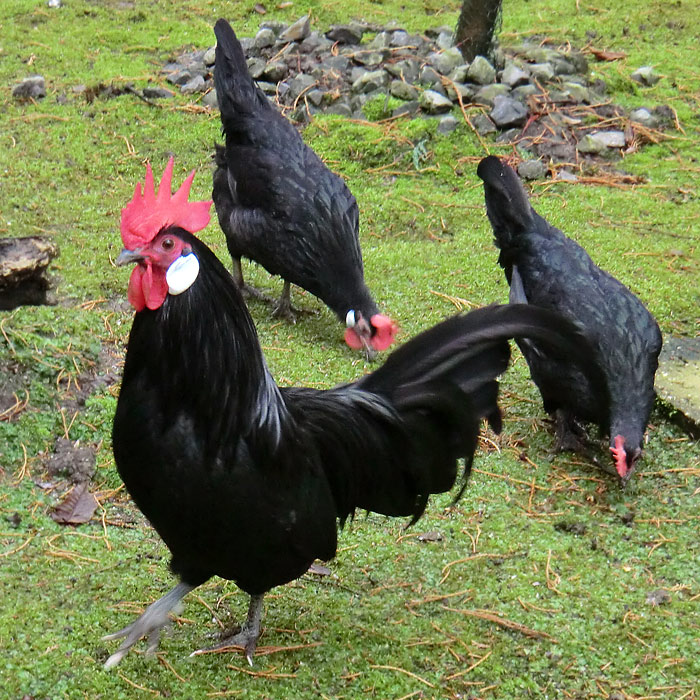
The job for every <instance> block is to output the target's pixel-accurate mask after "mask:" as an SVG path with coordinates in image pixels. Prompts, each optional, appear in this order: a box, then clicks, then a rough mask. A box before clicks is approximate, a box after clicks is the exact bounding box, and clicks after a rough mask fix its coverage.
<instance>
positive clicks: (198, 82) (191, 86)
mask: <svg viewBox="0 0 700 700" xmlns="http://www.w3.org/2000/svg"><path fill="white" fill-rule="evenodd" d="M180 92H182V94H183V95H191V94H193V93H195V92H204V78H203V77H202V76H201V75H195V76H194V78H192V80H189V81H188V82H186V83H185V84H184V85H182V86H181V87H180Z"/></svg>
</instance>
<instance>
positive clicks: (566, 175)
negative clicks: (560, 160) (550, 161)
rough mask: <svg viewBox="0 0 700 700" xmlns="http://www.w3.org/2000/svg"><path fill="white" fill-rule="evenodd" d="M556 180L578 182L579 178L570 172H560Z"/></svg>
mask: <svg viewBox="0 0 700 700" xmlns="http://www.w3.org/2000/svg"><path fill="white" fill-rule="evenodd" d="M555 179H556V180H561V181H562V182H578V177H576V175H574V174H573V173H570V172H569V171H568V170H560V171H559V172H558V173H557V176H556V178H555Z"/></svg>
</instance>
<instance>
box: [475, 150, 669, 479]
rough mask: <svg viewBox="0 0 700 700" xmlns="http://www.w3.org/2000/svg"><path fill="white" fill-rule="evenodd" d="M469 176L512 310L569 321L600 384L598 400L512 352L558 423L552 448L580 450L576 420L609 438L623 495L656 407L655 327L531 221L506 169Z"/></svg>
mask: <svg viewBox="0 0 700 700" xmlns="http://www.w3.org/2000/svg"><path fill="white" fill-rule="evenodd" d="M477 174H478V175H479V177H480V178H481V179H482V180H483V181H484V193H485V197H486V211H487V213H488V217H489V220H490V222H491V226H492V227H493V232H494V236H495V239H496V245H497V246H498V247H499V248H500V249H501V253H500V256H499V258H498V261H499V263H500V265H501V267H503V269H504V271H505V274H506V278H507V280H508V284H509V285H510V301H511V303H516V304H531V305H534V306H538V307H541V308H546V309H551V310H553V311H557V312H559V313H561V314H562V315H564V316H566V317H567V318H569V319H571V320H572V321H575V322H576V323H577V324H578V326H579V327H580V328H581V330H582V331H583V333H584V334H585V336H586V338H587V339H588V340H589V341H590V343H591V345H592V347H593V349H594V353H595V360H596V362H597V363H598V365H599V366H600V368H601V370H602V371H603V373H604V375H605V380H606V383H607V388H608V391H607V392H604V393H603V394H601V393H600V392H597V391H594V390H593V388H592V387H591V385H590V383H589V382H588V380H587V379H586V378H585V377H583V376H582V375H581V372H580V370H579V369H577V367H576V366H575V365H573V364H572V363H571V362H569V361H567V360H565V359H562V358H561V357H553V356H552V354H551V353H550V352H548V351H547V349H546V348H544V347H542V346H541V344H539V343H538V342H537V341H533V340H528V341H525V342H522V343H520V346H521V349H522V351H523V354H524V355H525V358H526V360H527V363H528V365H529V366H530V372H531V374H532V378H533V380H534V382H535V383H536V384H537V386H538V387H539V390H540V392H541V394H542V399H543V401H544V407H545V410H546V411H547V412H549V413H555V415H556V426H557V448H558V449H572V448H573V449H580V447H581V445H580V441H579V440H578V439H577V437H576V435H575V432H579V433H580V432H581V431H580V427H579V426H578V425H577V424H576V421H577V420H580V421H587V422H592V423H597V424H598V425H599V426H600V428H601V430H602V431H603V432H605V433H609V435H610V450H611V452H612V456H613V461H614V465H615V468H616V470H617V473H618V474H619V476H620V479H621V480H622V484H623V485H625V484H626V483H627V481H628V480H629V478H630V476H631V475H632V472H633V470H634V468H635V465H636V463H637V460H638V459H639V457H640V455H641V452H642V442H643V439H644V431H645V430H646V426H647V422H648V420H649V414H650V413H651V409H652V406H653V403H654V374H655V372H656V368H657V365H658V356H659V352H660V351H661V342H662V341H661V332H660V330H659V327H658V325H657V323H656V321H655V320H654V318H653V316H652V315H651V314H650V313H649V311H647V309H646V308H645V307H644V305H643V304H642V302H641V301H640V300H639V299H638V298H637V297H636V296H635V295H634V294H632V292H630V290H629V289H627V287H625V286H624V285H623V284H621V283H620V282H618V281H617V280H616V279H615V278H614V277H612V276H611V275H609V274H608V273H607V272H605V271H604V270H601V269H600V268H599V267H598V266H597V265H596V264H595V263H594V262H593V261H592V260H591V258H590V257H589V256H588V253H586V251H585V250H584V249H583V248H582V247H581V246H580V245H578V244H577V243H574V241H572V240H571V239H569V238H567V237H566V236H565V235H564V234H563V233H562V232H561V231H560V230H559V229H557V228H555V227H554V226H551V225H550V224H549V223H548V222H547V221H545V219H543V218H542V217H541V216H540V215H539V214H537V212H536V211H535V210H534V209H533V208H532V207H531V206H530V202H529V200H528V197H527V194H526V193H525V189H524V188H523V186H522V184H521V183H520V180H519V178H518V176H517V175H516V174H515V172H514V171H513V169H512V168H510V167H509V166H508V165H506V164H504V163H502V162H501V161H500V160H499V159H498V158H496V157H494V156H489V157H488V158H484V159H483V160H482V161H481V163H479V167H478V169H477Z"/></svg>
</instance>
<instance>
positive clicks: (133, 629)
mask: <svg viewBox="0 0 700 700" xmlns="http://www.w3.org/2000/svg"><path fill="white" fill-rule="evenodd" d="M194 588H196V586H192V585H190V584H189V583H185V582H181V583H178V584H177V586H175V588H173V589H172V590H171V591H170V592H168V593H166V594H165V595H164V596H163V597H162V598H159V599H158V600H157V601H156V602H155V603H151V604H150V605H149V606H148V607H147V608H146V610H144V612H143V614H142V615H141V617H139V618H138V619H137V620H136V621H135V622H132V623H131V624H130V625H127V626H126V627H125V628H124V629H121V630H119V632H115V633H114V634H108V635H106V636H105V637H102V639H103V640H105V641H111V640H113V639H122V637H126V639H125V640H124V643H123V644H122V645H121V646H120V647H119V649H118V650H117V651H115V652H114V654H112V656H110V657H109V658H108V659H107V661H106V662H105V668H111V667H112V666H116V665H117V664H118V663H119V662H120V661H121V660H122V659H123V658H124V657H125V656H126V655H127V653H128V652H129V649H131V647H132V646H134V644H136V642H138V641H139V639H141V638H142V637H146V636H147V637H148V649H147V653H151V652H153V651H155V650H156V649H157V648H158V640H159V638H160V630H161V629H162V628H163V627H165V626H166V625H169V624H170V618H169V617H168V613H169V612H170V611H171V610H173V608H176V607H177V605H178V603H179V602H180V601H181V600H182V599H183V598H184V597H185V596H186V595H187V594H188V593H189V592H190V591H191V590H193V589H194Z"/></svg>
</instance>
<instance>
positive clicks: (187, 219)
mask: <svg viewBox="0 0 700 700" xmlns="http://www.w3.org/2000/svg"><path fill="white" fill-rule="evenodd" d="M173 162H174V161H173V158H172V157H171V158H170V160H169V161H168V164H167V165H166V166H165V170H164V171H163V177H162V178H161V180H160V184H159V185H158V194H156V192H155V188H154V186H153V171H152V170H151V165H150V163H146V180H145V182H144V184H143V193H142V192H141V183H140V182H139V183H138V184H137V185H136V189H135V190H134V196H133V198H132V199H131V201H130V202H129V203H128V204H127V205H126V206H125V207H124V208H123V209H122V222H121V233H122V241H123V242H124V247H125V248H127V249H128V250H134V249H135V248H139V247H140V246H144V245H146V244H148V243H150V242H151V241H152V240H153V239H154V238H155V237H156V235H157V234H158V232H159V231H161V230H162V229H164V228H166V227H167V226H179V227H180V228H184V229H185V230H186V231H189V232H190V233H194V232H195V231H200V230H201V229H203V228H204V227H205V226H206V225H207V224H208V223H209V220H210V219H211V214H210V213H209V209H210V208H211V205H212V202H211V200H210V201H207V202H188V201H187V198H188V197H189V194H190V187H191V186H192V180H193V179H194V170H193V171H192V172H191V173H190V174H189V175H188V176H187V178H186V179H185V181H184V182H183V183H182V185H181V186H180V189H179V190H178V191H177V192H176V193H175V194H171V183H172V178H173Z"/></svg>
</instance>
